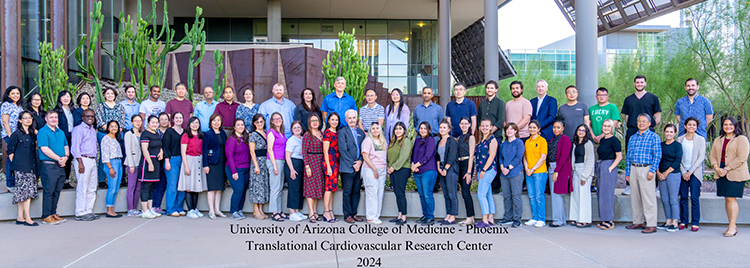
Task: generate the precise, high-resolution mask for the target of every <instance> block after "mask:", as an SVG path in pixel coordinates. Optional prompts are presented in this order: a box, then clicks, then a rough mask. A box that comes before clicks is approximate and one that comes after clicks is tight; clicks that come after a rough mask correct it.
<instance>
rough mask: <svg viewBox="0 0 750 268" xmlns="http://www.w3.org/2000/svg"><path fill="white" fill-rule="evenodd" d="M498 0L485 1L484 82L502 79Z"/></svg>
mask: <svg viewBox="0 0 750 268" xmlns="http://www.w3.org/2000/svg"><path fill="white" fill-rule="evenodd" d="M497 24H498V22H497V0H484V81H485V82H487V81H489V80H495V81H497V80H498V78H499V77H500V66H499V65H500V54H499V51H498V33H497V32H498V29H497V27H498V25H497Z"/></svg>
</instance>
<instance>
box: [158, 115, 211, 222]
mask: <svg viewBox="0 0 750 268" xmlns="http://www.w3.org/2000/svg"><path fill="white" fill-rule="evenodd" d="M183 116H184V115H183V114H182V112H174V113H173V114H172V122H174V126H172V127H171V128H168V129H167V130H166V131H164V137H163V142H162V143H163V144H164V170H165V175H166V176H167V187H166V190H165V192H166V193H165V195H164V196H165V197H164V200H165V202H166V203H167V205H166V207H167V213H166V215H169V216H172V217H179V216H180V214H181V213H180V212H182V211H183V210H184V206H183V203H184V201H185V192H183V191H178V190H177V185H178V183H179V181H180V176H181V174H182V172H181V170H182V162H184V161H185V159H183V158H182V152H181V148H182V145H181V144H180V141H181V140H182V135H183V134H184V133H185V129H183V128H182V121H183V120H184V117H183ZM198 215H201V217H203V216H202V214H198Z"/></svg>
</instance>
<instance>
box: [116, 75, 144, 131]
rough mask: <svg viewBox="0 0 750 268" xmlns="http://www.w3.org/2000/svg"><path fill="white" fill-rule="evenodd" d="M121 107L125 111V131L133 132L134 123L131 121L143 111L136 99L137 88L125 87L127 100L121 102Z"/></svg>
mask: <svg viewBox="0 0 750 268" xmlns="http://www.w3.org/2000/svg"><path fill="white" fill-rule="evenodd" d="M120 105H122V108H123V109H125V124H124V125H123V126H122V128H123V129H125V130H131V129H132V128H133V123H132V122H131V121H132V120H130V119H131V118H133V116H134V115H136V114H138V113H139V111H140V110H141V104H140V103H138V102H137V101H136V99H135V86H133V85H127V86H125V99H124V100H122V101H121V102H120ZM144 121H145V120H144ZM124 132H125V131H123V133H124Z"/></svg>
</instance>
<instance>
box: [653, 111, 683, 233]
mask: <svg viewBox="0 0 750 268" xmlns="http://www.w3.org/2000/svg"><path fill="white" fill-rule="evenodd" d="M676 135H677V126H675V125H674V124H667V125H666V126H665V127H664V139H666V140H665V141H664V142H662V143H661V151H662V157H661V162H659V170H658V171H657V172H656V177H658V178H659V180H661V181H662V183H661V187H659V191H661V204H662V207H663V208H664V218H665V219H666V220H667V222H666V223H665V224H663V225H659V226H658V227H657V228H659V229H665V230H667V232H676V231H677V229H678V227H677V217H678V216H679V215H680V204H679V203H678V202H677V200H678V199H677V195H678V194H679V189H680V181H681V180H680V162H681V161H682V144H680V143H679V142H675V140H674V137H675V136H676Z"/></svg>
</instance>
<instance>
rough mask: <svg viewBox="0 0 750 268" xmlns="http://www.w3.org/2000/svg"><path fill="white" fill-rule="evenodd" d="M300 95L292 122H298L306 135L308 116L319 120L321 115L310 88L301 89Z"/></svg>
mask: <svg viewBox="0 0 750 268" xmlns="http://www.w3.org/2000/svg"><path fill="white" fill-rule="evenodd" d="M301 95H302V96H300V98H301V99H302V101H301V102H300V103H299V104H297V107H294V121H300V122H301V123H302V131H303V133H307V132H309V131H310V130H309V129H307V127H308V126H309V125H310V124H309V120H310V116H311V115H313V114H315V115H317V116H318V118H320V117H322V115H321V113H320V106H318V104H317V102H316V101H315V92H313V90H312V88H309V87H308V88H305V89H303V90H302V93H301ZM381 107H382V106H381Z"/></svg>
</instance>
